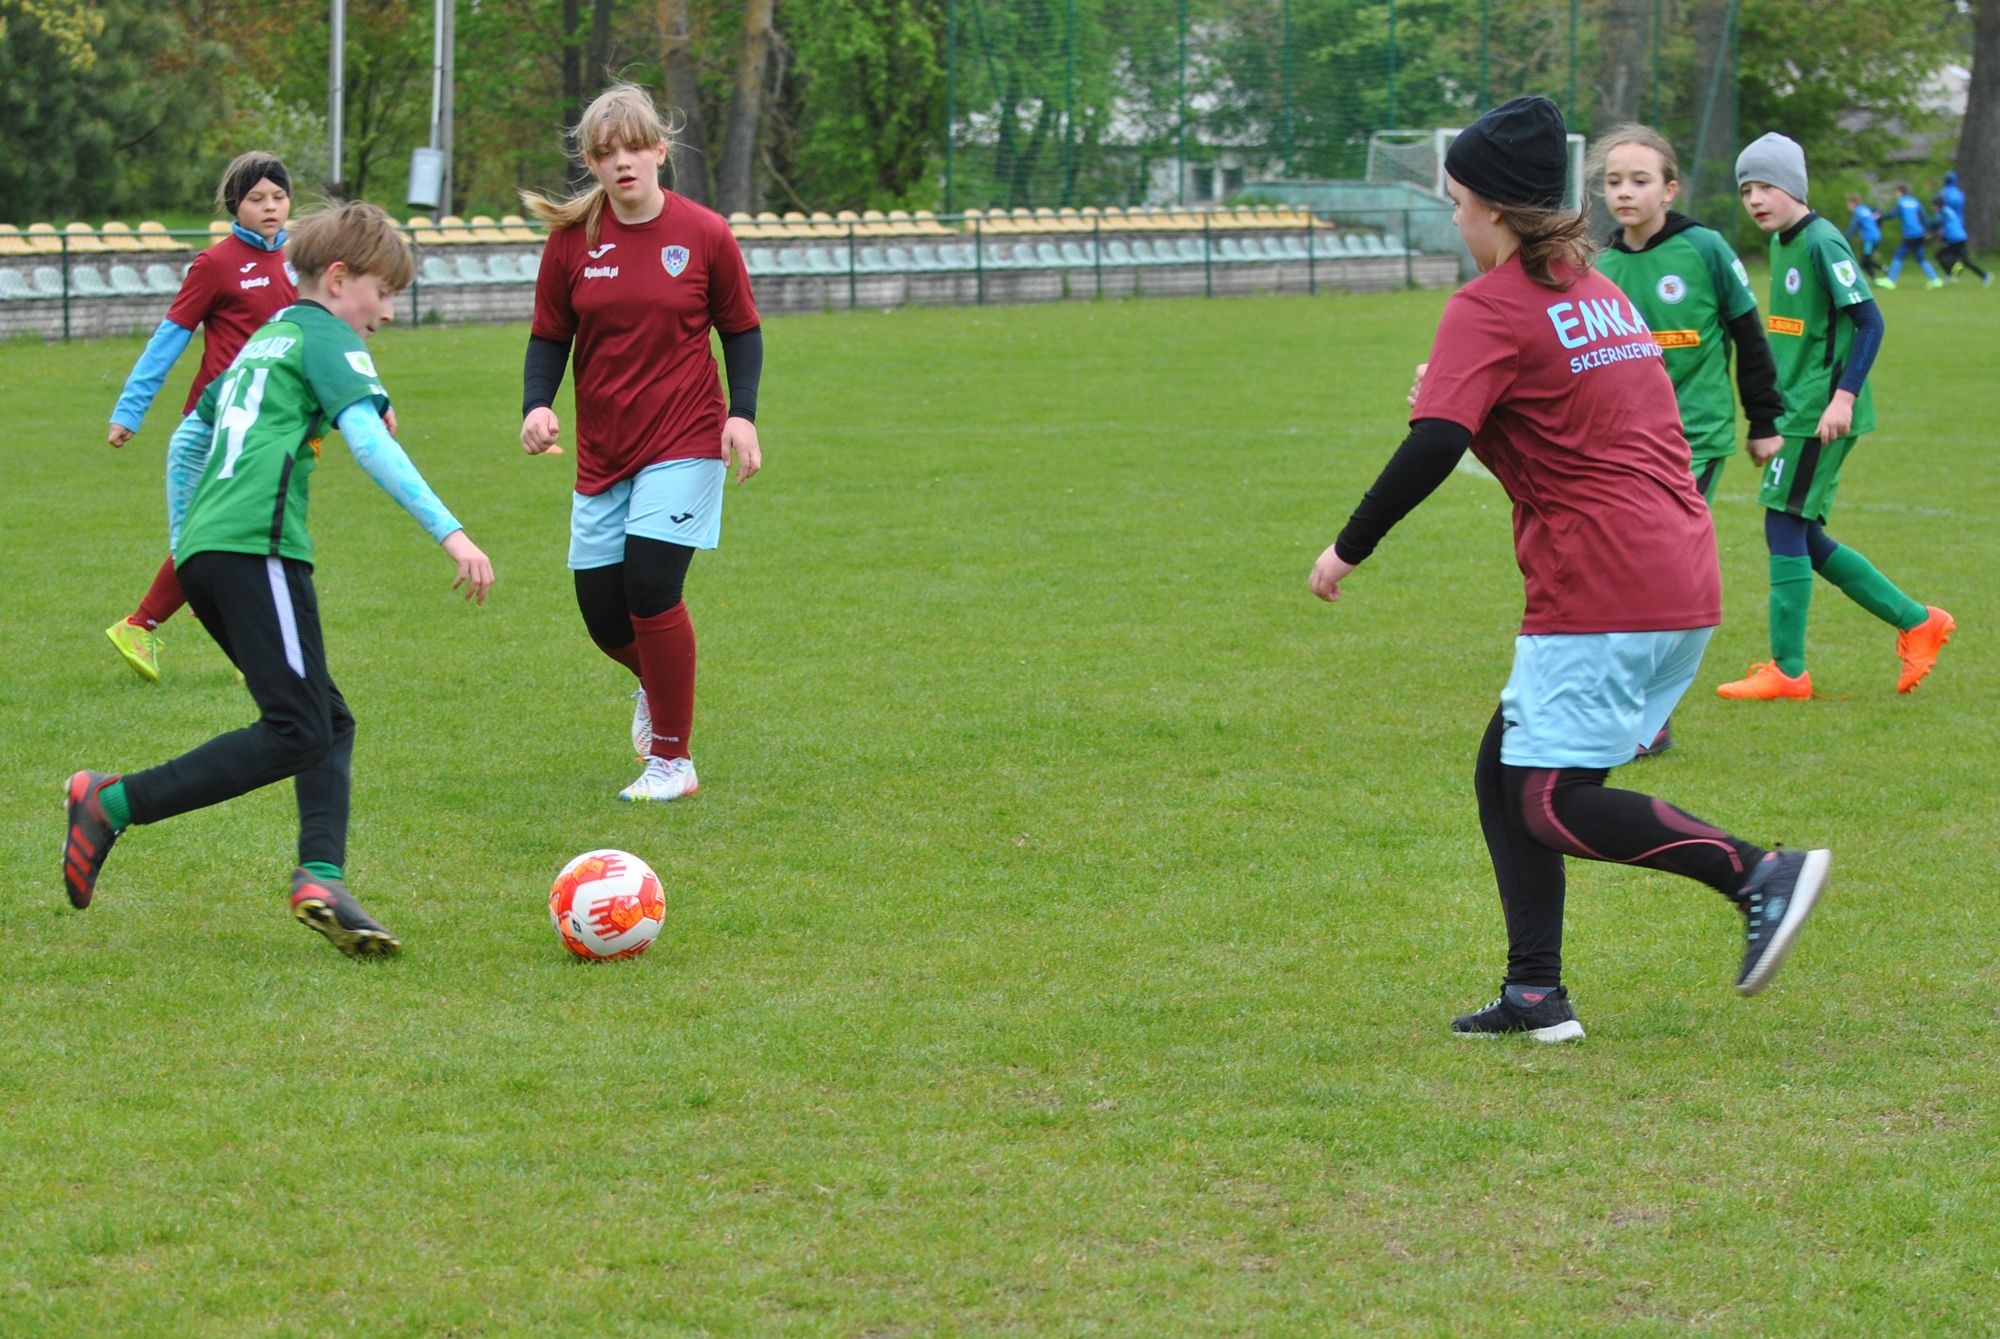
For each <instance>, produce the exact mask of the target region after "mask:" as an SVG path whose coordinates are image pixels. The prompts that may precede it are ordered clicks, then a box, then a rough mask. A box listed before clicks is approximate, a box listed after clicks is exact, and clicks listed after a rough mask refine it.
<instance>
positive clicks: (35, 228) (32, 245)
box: [23, 223, 63, 256]
mask: <svg viewBox="0 0 2000 1339" xmlns="http://www.w3.org/2000/svg"><path fill="white" fill-rule="evenodd" d="M23 237H24V239H25V240H26V241H27V243H28V250H30V251H33V252H35V253H36V254H37V255H51V256H52V255H56V254H57V253H59V252H60V251H61V250H62V249H63V244H62V234H61V233H59V232H57V231H56V229H55V225H54V224H52V223H30V224H29V225H28V231H27V232H26V233H25V234H23Z"/></svg>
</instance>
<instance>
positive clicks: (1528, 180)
mask: <svg viewBox="0 0 2000 1339" xmlns="http://www.w3.org/2000/svg"><path fill="white" fill-rule="evenodd" d="M1444 170H1445V171H1447V172H1449V173H1451V175H1452V177H1453V179H1454V180H1456V181H1458V182H1459V183H1461V184H1462V185H1464V186H1465V187H1466V189H1468V190H1470V191H1474V192H1476V193H1477V194H1478V195H1479V196H1480V197H1482V198H1483V199H1486V200H1490V201H1492V202H1493V203H1494V204H1496V205H1532V206H1534V207H1535V208H1537V209H1561V208H1562V206H1563V198H1564V197H1565V196H1566V195H1567V194H1568V193H1569V139H1568V134H1567V132H1566V131H1565V130H1564V128H1563V116H1562V110H1561V109H1560V108H1558V107H1557V106H1556V105H1555V104H1554V103H1553V102H1550V101H1549V100H1548V99H1547V98H1532V97H1530V98H1515V99H1514V100H1513V101H1512V102H1503V103H1501V104H1500V105H1499V106H1498V107H1495V108H1494V109H1493V110H1492V111H1490V112H1488V113H1486V115H1484V116H1482V117H1480V118H1479V119H1478V120H1477V121H1474V122H1473V123H1472V124H1471V125H1469V126H1467V127H1466V128H1465V129H1464V130H1462V131H1460V132H1459V135H1458V138H1457V139H1454V140H1453V141H1452V142H1451V147H1450V148H1449V149H1446V150H1445V151H1444Z"/></svg>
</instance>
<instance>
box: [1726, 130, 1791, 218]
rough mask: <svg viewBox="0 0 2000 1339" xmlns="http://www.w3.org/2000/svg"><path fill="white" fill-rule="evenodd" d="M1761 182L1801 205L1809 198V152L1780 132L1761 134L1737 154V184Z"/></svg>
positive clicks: (1739, 185)
mask: <svg viewBox="0 0 2000 1339" xmlns="http://www.w3.org/2000/svg"><path fill="white" fill-rule="evenodd" d="M1746 181H1761V182H1764V183H1766V184H1767V185H1771V186H1776V187H1777V188H1778V189H1779V190H1781V191H1783V192H1784V193H1785V194H1786V195H1789V196H1791V197H1792V198H1793V199H1794V200H1797V201H1798V202H1799V203H1800V204H1804V203H1805V198H1806V151H1805V150H1804V149H1801V148H1800V147H1799V145H1798V141H1797V140H1792V139H1787V138H1786V137H1785V136H1783V135H1780V134H1779V133H1778V132H1777V131H1775V130H1774V131H1772V132H1771V133H1770V134H1768V135H1761V136H1759V137H1758V138H1757V139H1755V140H1753V141H1751V144H1750V147H1749V148H1747V149H1745V150H1744V151H1743V152H1742V153H1739V154H1737V155H1736V184H1737V186H1738V187H1741V186H1742V185H1743V183H1744V182H1746Z"/></svg>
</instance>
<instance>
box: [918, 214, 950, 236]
mask: <svg viewBox="0 0 2000 1339" xmlns="http://www.w3.org/2000/svg"><path fill="white" fill-rule="evenodd" d="M910 222H912V223H914V224H915V225H916V227H917V231H919V232H921V233H926V234H928V235H929V236H932V237H945V236H950V235H951V234H953V233H955V232H956V231H957V229H955V228H950V227H947V226H946V225H945V224H943V223H940V222H938V216H937V215H936V214H935V213H933V212H932V211H931V210H928V209H919V210H918V211H917V212H916V213H914V214H912V215H911V216H910Z"/></svg>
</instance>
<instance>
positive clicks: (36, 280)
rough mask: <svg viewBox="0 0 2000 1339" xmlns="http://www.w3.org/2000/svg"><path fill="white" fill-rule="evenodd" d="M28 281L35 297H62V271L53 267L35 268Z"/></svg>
mask: <svg viewBox="0 0 2000 1339" xmlns="http://www.w3.org/2000/svg"><path fill="white" fill-rule="evenodd" d="M28 279H29V282H30V283H32V284H33V285H34V288H35V293H36V295H37V296H40V297H45V298H59V297H61V296H62V295H63V280H62V271H61V270H59V269H57V268H56V267H55V266H53V265H37V266H35V271H34V273H33V274H31V275H29V276H28Z"/></svg>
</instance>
